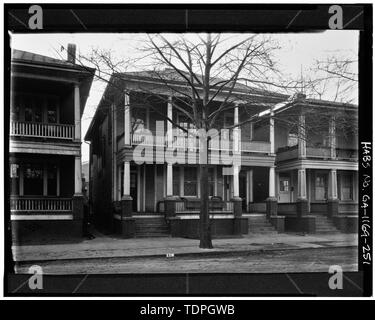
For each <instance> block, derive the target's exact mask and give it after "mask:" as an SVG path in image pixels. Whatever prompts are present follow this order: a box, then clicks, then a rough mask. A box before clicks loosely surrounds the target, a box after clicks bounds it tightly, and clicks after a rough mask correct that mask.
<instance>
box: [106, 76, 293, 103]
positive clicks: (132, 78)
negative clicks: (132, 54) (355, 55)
mask: <svg viewBox="0 0 375 320" xmlns="http://www.w3.org/2000/svg"><path fill="white" fill-rule="evenodd" d="M113 75H120V76H122V77H124V78H123V80H125V81H126V80H128V81H134V82H141V81H142V80H146V81H147V82H151V83H158V84H160V82H158V81H157V80H158V79H155V78H152V77H143V76H137V75H129V74H128V73H126V72H124V73H114V74H113ZM113 75H112V76H113ZM112 76H111V78H112ZM117 79H120V77H118V78H117ZM166 82H168V83H170V84H171V85H174V84H175V85H180V86H183V87H188V85H186V82H183V81H178V80H167V79H166ZM161 84H163V83H161ZM241 85H243V86H246V85H244V84H241ZM246 87H247V86H246ZM198 88H200V89H201V88H202V86H200V85H198ZM248 88H249V89H248V90H246V89H233V94H236V93H237V94H242V95H243V94H249V93H251V90H254V91H256V92H254V94H255V95H256V94H258V95H261V94H262V91H261V90H260V89H256V88H251V87H248ZM227 90H229V89H227ZM263 93H265V94H271V95H272V97H274V98H285V99H288V98H289V95H286V94H282V93H277V92H272V91H267V90H264V91H263Z"/></svg>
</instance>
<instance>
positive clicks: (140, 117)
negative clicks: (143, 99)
mask: <svg viewBox="0 0 375 320" xmlns="http://www.w3.org/2000/svg"><path fill="white" fill-rule="evenodd" d="M146 119H147V109H146V108H133V109H132V121H131V122H132V130H133V132H136V131H137V130H139V131H142V130H143V129H145V128H146Z"/></svg>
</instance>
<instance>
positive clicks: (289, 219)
mask: <svg viewBox="0 0 375 320" xmlns="http://www.w3.org/2000/svg"><path fill="white" fill-rule="evenodd" d="M274 112H275V121H276V127H275V132H276V136H277V139H276V142H275V143H276V152H277V153H276V178H277V190H278V192H277V193H278V196H277V197H278V199H277V200H278V206H277V214H278V215H283V216H285V228H286V229H287V230H288V229H289V230H295V231H297V230H298V231H306V232H320V231H326V232H334V227H336V228H337V229H339V230H341V231H344V232H357V226H358V133H357V128H358V107H357V106H356V105H352V104H344V103H336V102H330V101H322V100H315V99H306V97H305V96H304V95H298V96H297V97H296V99H295V100H294V101H293V103H291V104H288V105H285V106H283V107H281V108H279V109H277V110H274Z"/></svg>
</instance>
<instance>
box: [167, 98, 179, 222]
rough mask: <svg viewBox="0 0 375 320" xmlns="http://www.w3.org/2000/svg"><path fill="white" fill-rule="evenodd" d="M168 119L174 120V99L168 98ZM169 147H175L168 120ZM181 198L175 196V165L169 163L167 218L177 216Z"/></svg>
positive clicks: (170, 123) (170, 124)
mask: <svg viewBox="0 0 375 320" xmlns="http://www.w3.org/2000/svg"><path fill="white" fill-rule="evenodd" d="M167 117H168V119H171V120H173V104H172V97H168V103H167ZM166 146H167V147H169V148H172V146H173V126H172V122H170V121H169V120H167V144H166ZM178 199H179V197H177V196H176V197H175V196H173V165H172V164H170V163H167V196H166V198H165V199H164V203H165V214H166V216H167V217H174V216H175V215H176V204H175V202H176V200H178Z"/></svg>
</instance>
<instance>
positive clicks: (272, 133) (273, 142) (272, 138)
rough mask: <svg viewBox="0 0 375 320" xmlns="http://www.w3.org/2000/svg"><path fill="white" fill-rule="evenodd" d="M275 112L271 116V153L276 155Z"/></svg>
mask: <svg viewBox="0 0 375 320" xmlns="http://www.w3.org/2000/svg"><path fill="white" fill-rule="evenodd" d="M273 116H274V112H273V111H271V114H270V153H272V154H274V153H275V120H274V118H273Z"/></svg>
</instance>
